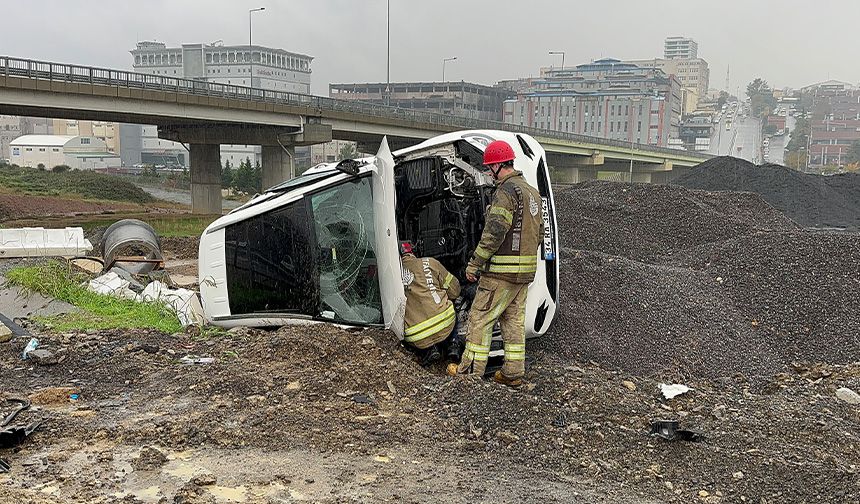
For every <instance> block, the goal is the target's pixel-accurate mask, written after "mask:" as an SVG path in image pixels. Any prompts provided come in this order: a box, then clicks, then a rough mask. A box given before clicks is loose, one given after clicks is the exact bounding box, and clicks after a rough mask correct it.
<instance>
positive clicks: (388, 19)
mask: <svg viewBox="0 0 860 504" xmlns="http://www.w3.org/2000/svg"><path fill="white" fill-rule="evenodd" d="M386 5H387V11H386V15H385V19H386V21H385V24H386V31H385V33H386V35H385V36H386V53H385V104H386V105H391V0H387V4H386Z"/></svg>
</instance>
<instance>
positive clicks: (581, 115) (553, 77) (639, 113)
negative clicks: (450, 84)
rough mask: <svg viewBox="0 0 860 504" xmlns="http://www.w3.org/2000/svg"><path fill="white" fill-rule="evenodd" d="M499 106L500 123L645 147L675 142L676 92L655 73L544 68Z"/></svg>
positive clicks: (603, 67)
mask: <svg viewBox="0 0 860 504" xmlns="http://www.w3.org/2000/svg"><path fill="white" fill-rule="evenodd" d="M541 77H542V78H541V79H537V80H534V81H533V86H532V88H530V89H528V90H525V91H520V92H519V93H517V96H516V98H512V99H509V100H506V101H505V103H504V115H503V117H504V121H505V122H506V123H509V124H519V125H523V126H530V127H534V128H540V129H548V130H555V131H563V132H570V133H575V134H582V135H590V136H596V137H601V138H609V139H615V140H620V141H626V142H633V143H641V144H647V145H658V146H666V145H668V141H669V138H677V137H678V132H679V124H680V116H681V87H680V85H679V84H678V81H677V80H676V79H675V78H674V77H672V76H669V75H666V74H665V73H663V72H662V71H661V70H659V69H655V68H642V67H638V66H636V65H633V64H630V63H624V62H622V61H620V60H616V59H611V58H604V59H601V60H597V61H594V62H591V63H587V64H583V65H577V66H576V67H573V68H568V67H566V68H558V67H557V68H546V69H542V70H541Z"/></svg>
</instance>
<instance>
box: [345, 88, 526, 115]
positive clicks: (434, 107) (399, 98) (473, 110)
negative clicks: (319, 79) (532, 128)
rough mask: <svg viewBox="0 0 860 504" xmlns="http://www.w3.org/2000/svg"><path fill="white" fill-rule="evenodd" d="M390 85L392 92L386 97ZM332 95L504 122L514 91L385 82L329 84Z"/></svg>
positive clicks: (346, 98)
mask: <svg viewBox="0 0 860 504" xmlns="http://www.w3.org/2000/svg"><path fill="white" fill-rule="evenodd" d="M386 87H388V89H389V90H390V95H389V96H386V92H385V90H386ZM328 90H329V96H331V97H332V98H337V99H340V100H355V101H362V102H369V103H377V104H386V103H388V104H389V105H391V106H392V107H401V108H409V109H416V110H421V111H425V112H435V113H439V114H450V115H455V116H459V117H472V118H475V119H482V120H491V121H501V120H502V104H503V103H504V101H505V99H506V98H509V97H511V96H513V94H512V93H511V92H510V91H509V90H507V89H504V88H501V87H494V86H483V85H480V84H472V83H469V82H392V83H391V84H386V83H385V82H377V83H365V84H329V87H328Z"/></svg>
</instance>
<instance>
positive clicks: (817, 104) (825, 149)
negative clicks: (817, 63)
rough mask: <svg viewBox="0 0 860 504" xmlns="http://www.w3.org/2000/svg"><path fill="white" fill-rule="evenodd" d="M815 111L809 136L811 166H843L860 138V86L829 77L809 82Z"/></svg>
mask: <svg viewBox="0 0 860 504" xmlns="http://www.w3.org/2000/svg"><path fill="white" fill-rule="evenodd" d="M803 89H804V92H805V93H806V94H807V95H811V102H812V109H813V110H814V115H813V118H812V121H811V127H812V134H811V135H810V138H809V144H810V145H809V164H810V166H834V165H835V166H842V165H844V164H845V163H846V155H847V153H848V150H849V149H850V148H851V144H853V143H854V142H856V141H860V90H858V89H857V88H856V87H855V86H853V85H851V84H847V83H840V82H836V81H829V82H825V83H820V84H817V85H813V86H807V87H805V88H803Z"/></svg>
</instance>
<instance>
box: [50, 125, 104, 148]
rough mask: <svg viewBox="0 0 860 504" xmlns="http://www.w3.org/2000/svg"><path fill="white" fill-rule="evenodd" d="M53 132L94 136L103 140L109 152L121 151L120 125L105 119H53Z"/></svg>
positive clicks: (55, 133) (56, 133)
mask: <svg viewBox="0 0 860 504" xmlns="http://www.w3.org/2000/svg"><path fill="white" fill-rule="evenodd" d="M51 121H52V122H53V128H52V130H51V131H52V134H54V135H68V136H93V137H96V138H98V139H99V140H101V141H103V142H104V143H105V145H106V146H107V150H108V152H113V153H114V154H117V153H119V152H120V137H119V125H118V124H117V123H112V122H104V121H78V120H75V119H51Z"/></svg>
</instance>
